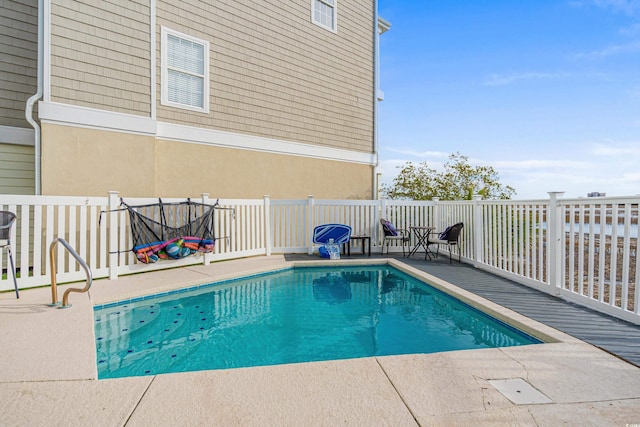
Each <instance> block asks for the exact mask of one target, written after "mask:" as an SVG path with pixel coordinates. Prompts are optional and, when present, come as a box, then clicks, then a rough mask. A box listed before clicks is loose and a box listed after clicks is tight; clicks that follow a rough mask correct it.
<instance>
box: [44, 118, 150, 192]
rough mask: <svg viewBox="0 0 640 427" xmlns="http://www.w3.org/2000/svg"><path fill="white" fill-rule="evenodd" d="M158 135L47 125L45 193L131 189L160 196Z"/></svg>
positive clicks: (45, 131)
mask: <svg viewBox="0 0 640 427" xmlns="http://www.w3.org/2000/svg"><path fill="white" fill-rule="evenodd" d="M154 158H155V146H154V138H152V137H148V136H141V135H132V134H126V133H115V132H108V131H101V130H92V129H85V128H78V127H68V126H58V125H50V124H46V123H45V124H43V125H42V194H44V195H60V196H64V195H68V196H104V195H106V193H107V191H109V190H120V189H121V188H127V190H128V191H131V192H132V193H133V194H131V196H132V197H137V196H140V197H142V196H151V195H154V178H153V167H154Z"/></svg>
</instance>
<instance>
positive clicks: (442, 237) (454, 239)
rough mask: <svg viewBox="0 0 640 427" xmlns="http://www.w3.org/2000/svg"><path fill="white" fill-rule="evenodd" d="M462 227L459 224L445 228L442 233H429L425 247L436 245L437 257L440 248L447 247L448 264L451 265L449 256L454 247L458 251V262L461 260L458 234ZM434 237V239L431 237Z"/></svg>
mask: <svg viewBox="0 0 640 427" xmlns="http://www.w3.org/2000/svg"><path fill="white" fill-rule="evenodd" d="M462 227H464V224H463V223H461V222H459V223H457V224H454V225H452V226H449V227H447V228H446V229H445V230H444V231H442V232H436V231H432V232H431V233H429V237H427V246H430V245H437V246H436V251H435V256H436V257H437V256H438V253H439V252H440V246H443V245H444V246H447V248H448V250H449V264H451V255H452V254H453V250H452V249H453V248H452V247H453V246H455V247H456V248H457V250H458V262H460V261H461V260H462V253H461V251H460V244H459V243H460V232H461V231H462ZM431 236H434V237H431Z"/></svg>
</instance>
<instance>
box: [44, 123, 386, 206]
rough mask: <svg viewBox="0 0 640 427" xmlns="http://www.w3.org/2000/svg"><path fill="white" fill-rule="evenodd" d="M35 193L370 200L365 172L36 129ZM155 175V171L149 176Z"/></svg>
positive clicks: (295, 159)
mask: <svg viewBox="0 0 640 427" xmlns="http://www.w3.org/2000/svg"><path fill="white" fill-rule="evenodd" d="M42 153H43V158H46V159H47V161H46V162H44V163H43V169H42V193H43V194H47V195H79V196H86V195H92V196H104V195H105V194H106V193H107V191H109V190H116V191H119V192H120V194H122V195H123V196H126V197H194V196H198V195H200V194H201V193H209V194H210V196H211V197H212V198H259V197H262V196H263V195H266V194H268V195H270V196H271V197H272V198H277V199H283V198H286V199H289V198H305V197H307V196H308V195H314V196H315V197H317V198H323V199H334V198H335V199H370V198H372V197H373V187H372V179H373V177H372V166H370V165H364V164H357V163H350V162H342V161H333V160H322V159H314V158H308V157H302V156H288V155H280V154H271V153H262V152H258V151H252V150H240V149H231V148H221V147H213V146H207V145H202V144H190V143H185V142H175V141H164V140H156V139H155V138H153V137H149V136H142V135H131V134H124V133H115V132H108V131H101V130H91V129H86V128H76V127H67V126H58V125H49V124H45V125H44V126H43V145H42ZM154 171H155V172H154Z"/></svg>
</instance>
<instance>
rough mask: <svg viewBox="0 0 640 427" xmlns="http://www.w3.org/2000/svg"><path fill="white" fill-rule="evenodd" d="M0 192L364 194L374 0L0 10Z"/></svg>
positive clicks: (371, 140)
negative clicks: (0, 57)
mask: <svg viewBox="0 0 640 427" xmlns="http://www.w3.org/2000/svg"><path fill="white" fill-rule="evenodd" d="M0 13H1V15H0V20H2V21H1V23H2V25H1V26H0V27H1V28H2V29H0V50H1V51H0V53H2V59H0V62H2V61H4V62H3V63H2V67H1V68H0V85H1V86H0V105H1V107H2V108H1V109H0V112H1V113H0V174H1V175H0V176H1V177H2V182H3V183H4V182H6V183H8V182H9V181H5V178H7V179H11V182H12V184H11V186H9V185H8V184H7V185H6V186H5V188H3V187H1V186H0V193H3V192H4V193H14V192H18V193H34V192H35V193H38V194H47V195H104V194H105V193H106V192H107V191H109V190H117V191H119V192H120V193H121V194H123V195H125V196H128V197H138V196H142V197H155V196H163V197H186V196H194V195H199V194H200V193H209V194H211V196H212V197H223V198H226V197H233V198H238V197H240V198H254V197H261V196H263V195H265V194H268V195H270V196H272V197H275V198H300V197H306V196H307V195H309V194H313V195H314V196H316V197H318V198H347V199H367V198H373V197H374V195H375V189H376V187H377V182H376V179H377V174H376V165H377V162H378V153H377V151H378V150H377V134H376V119H377V108H376V103H377V102H378V101H379V99H381V97H382V96H381V93H382V92H381V91H380V90H379V87H378V75H379V70H378V68H379V67H378V40H379V36H380V34H381V33H383V32H384V31H386V30H387V29H388V28H389V24H388V23H387V22H386V21H384V20H383V19H380V18H379V17H378V14H377V2H376V1H370V0H349V1H347V0H294V1H291V2H286V3H283V2H273V1H260V2H256V1H255V0H234V1H231V0H222V1H216V2H206V1H199V0H184V1H180V2H172V1H165V0H126V1H125V0H81V1H68V0H18V1H14V2H10V3H9V4H8V5H7V3H6V2H5V3H2V6H0Z"/></svg>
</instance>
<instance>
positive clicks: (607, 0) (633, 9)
mask: <svg viewBox="0 0 640 427" xmlns="http://www.w3.org/2000/svg"><path fill="white" fill-rule="evenodd" d="M593 4H595V5H596V6H598V7H601V8H603V9H609V10H612V11H614V12H622V13H624V14H626V15H630V16H633V15H635V14H636V13H638V12H640V0H593Z"/></svg>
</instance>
